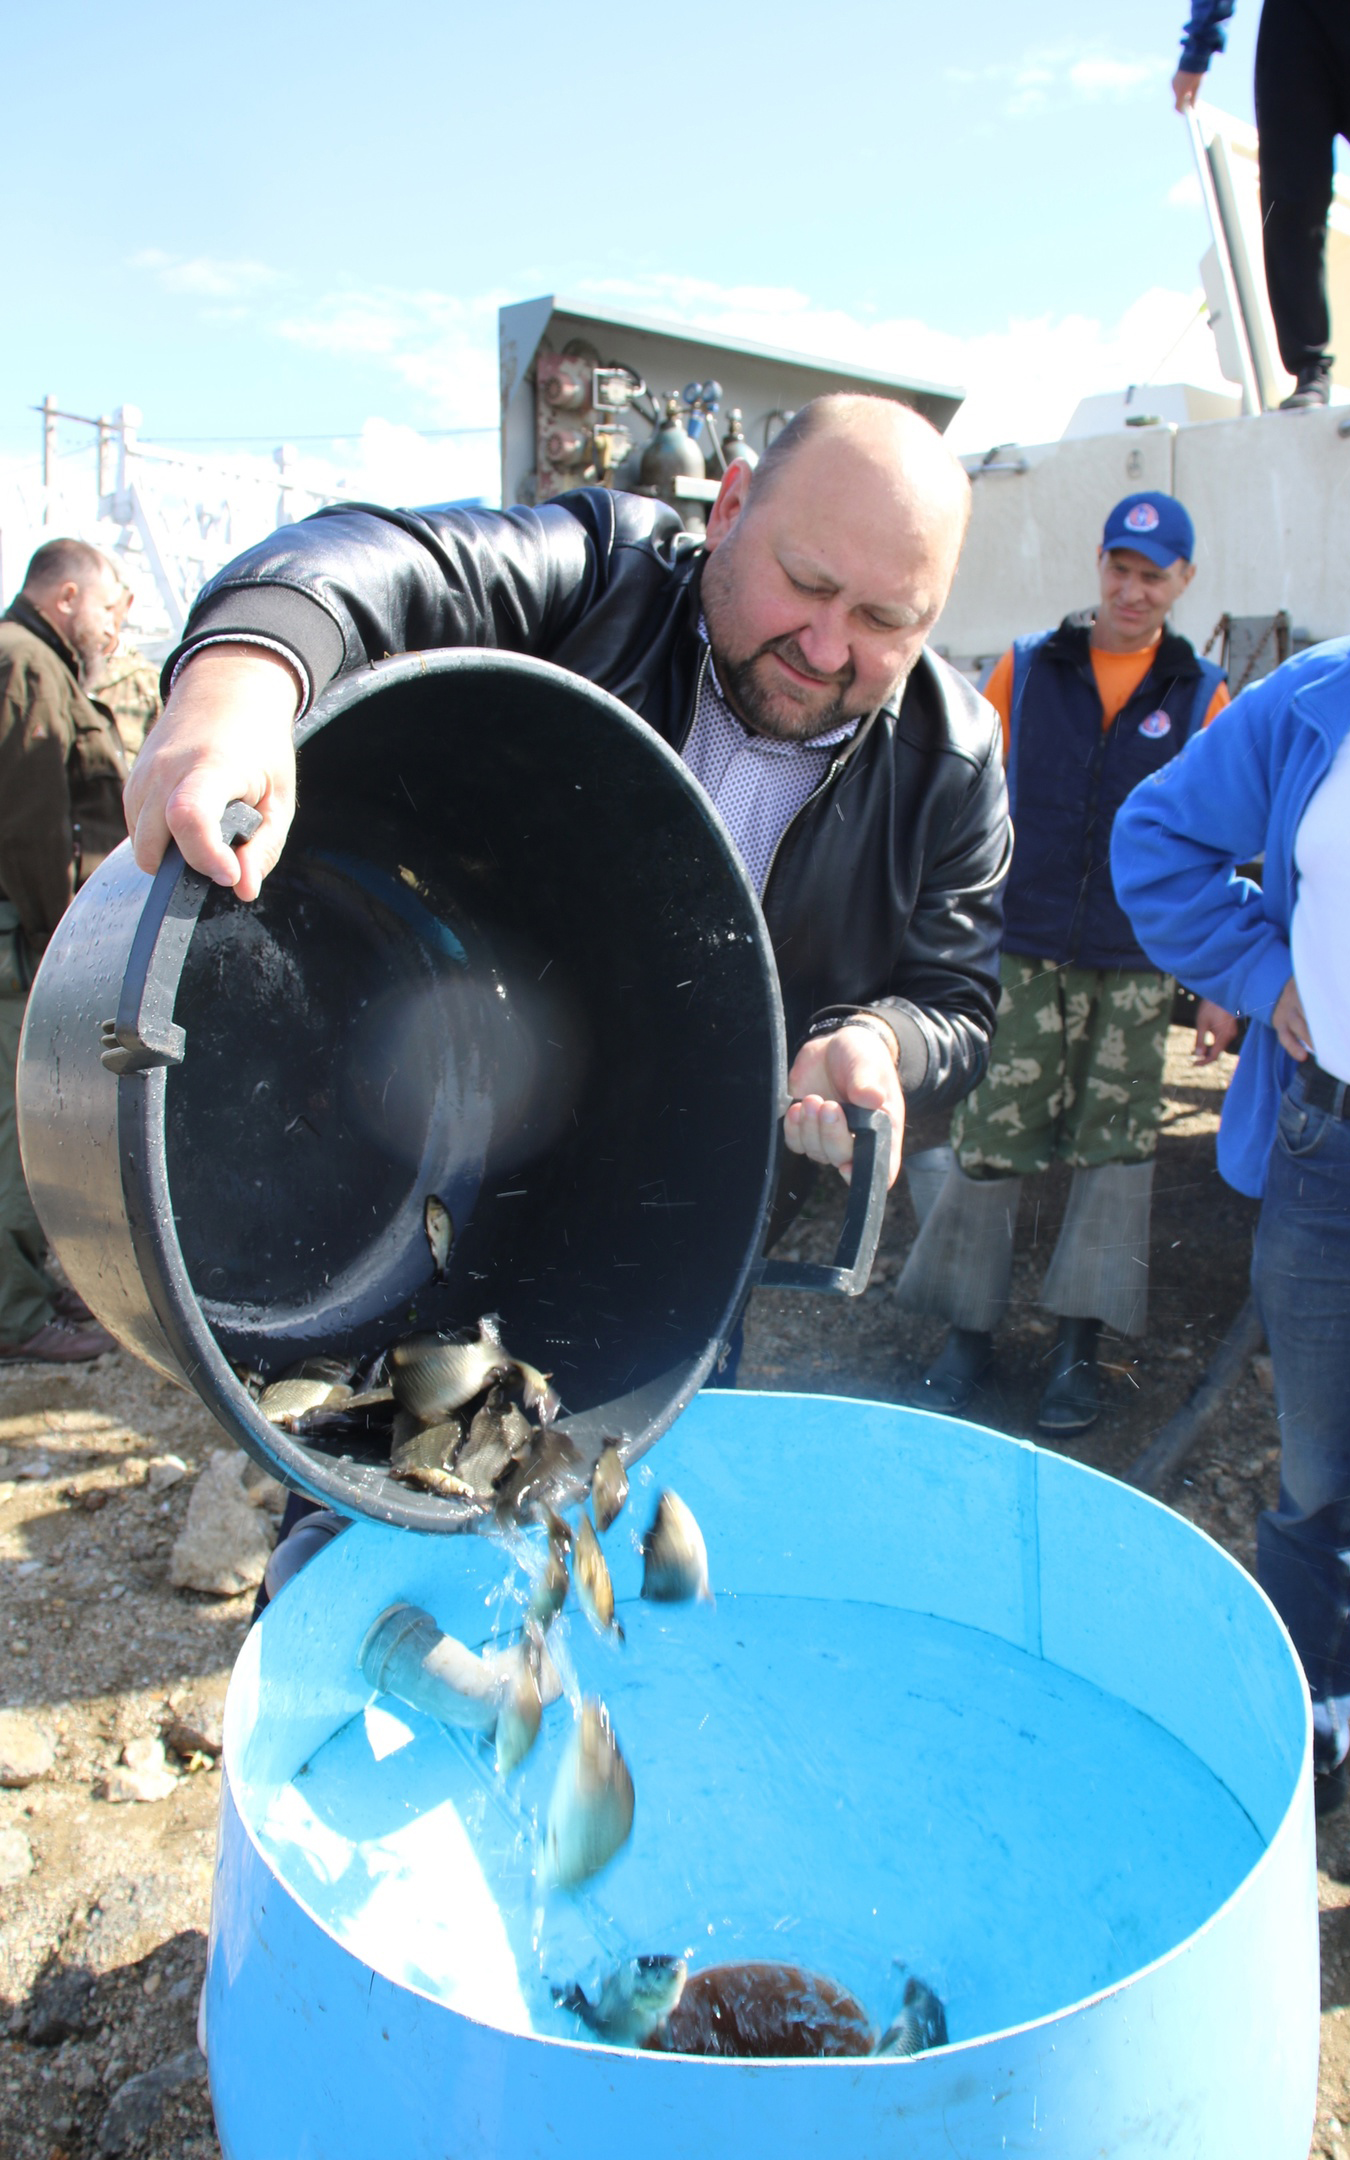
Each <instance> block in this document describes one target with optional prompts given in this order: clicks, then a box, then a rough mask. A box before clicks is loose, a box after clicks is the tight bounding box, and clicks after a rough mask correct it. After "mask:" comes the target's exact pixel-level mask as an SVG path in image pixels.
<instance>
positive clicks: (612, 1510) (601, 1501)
mask: <svg viewBox="0 0 1350 2160" xmlns="http://www.w3.org/2000/svg"><path fill="white" fill-rule="evenodd" d="M627 1498H628V1472H627V1471H626V1470H625V1469H624V1466H623V1457H622V1456H621V1455H620V1453H619V1450H618V1446H617V1444H616V1443H615V1442H614V1441H613V1440H610V1441H608V1442H607V1443H606V1446H605V1451H604V1453H603V1454H602V1455H601V1457H600V1460H599V1462H598V1463H597V1464H596V1466H595V1476H594V1477H593V1478H592V1479H591V1506H592V1507H593V1508H594V1509H595V1527H596V1529H597V1530H599V1531H600V1532H602V1533H603V1532H604V1531H606V1530H608V1528H609V1526H610V1524H611V1523H612V1522H614V1521H615V1520H616V1518H617V1516H618V1514H619V1510H620V1509H621V1508H622V1506H623V1504H624V1501H625V1500H626V1499H627Z"/></svg>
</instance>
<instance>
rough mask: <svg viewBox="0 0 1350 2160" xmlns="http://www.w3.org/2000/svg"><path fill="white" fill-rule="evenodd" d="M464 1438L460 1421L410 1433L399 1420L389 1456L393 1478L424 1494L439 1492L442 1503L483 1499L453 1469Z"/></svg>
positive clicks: (423, 1427)
mask: <svg viewBox="0 0 1350 2160" xmlns="http://www.w3.org/2000/svg"><path fill="white" fill-rule="evenodd" d="M405 1415H406V1413H405ZM463 1438H464V1425H463V1421H462V1420H461V1419H459V1418H454V1417H452V1418H445V1419H443V1420H442V1422H441V1423H440V1424H439V1425H423V1426H421V1427H414V1429H413V1430H412V1431H411V1432H407V1431H405V1430H403V1429H402V1427H401V1424H400V1422H399V1421H398V1420H396V1421H395V1425H394V1444H393V1448H392V1449H391V1451H390V1456H389V1474H390V1476H391V1477H396V1478H397V1479H398V1481H399V1483H400V1484H401V1485H415V1486H417V1487H419V1488H420V1490H421V1491H423V1492H433V1493H438V1494H439V1495H440V1497H441V1498H442V1499H443V1500H456V1499H476V1498H478V1497H480V1496H479V1495H478V1494H476V1493H475V1491H474V1488H473V1486H472V1485H470V1484H469V1482H468V1480H467V1479H466V1478H462V1477H460V1475H459V1474H458V1472H457V1471H454V1470H452V1469H451V1467H450V1466H451V1464H452V1462H453V1461H454V1458H455V1451H456V1449H457V1448H458V1447H459V1446H460V1444H461V1442H462V1440H463Z"/></svg>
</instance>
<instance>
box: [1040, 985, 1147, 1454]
mask: <svg viewBox="0 0 1350 2160" xmlns="http://www.w3.org/2000/svg"><path fill="white" fill-rule="evenodd" d="M1174 992H1175V984H1174V983H1173V981H1172V979H1171V977H1170V976H1168V975H1162V974H1160V973H1159V972H1158V970H1157V969H1156V968H1120V969H1111V970H1109V971H1105V972H1096V971H1093V970H1090V969H1086V968H1070V969H1066V971H1065V983H1064V1011H1065V1097H1066V1100H1065V1109H1064V1119H1063V1129H1062V1134H1061V1139H1060V1148H1059V1152H1060V1157H1061V1160H1063V1161H1064V1162H1067V1163H1069V1164H1070V1165H1071V1166H1072V1169H1073V1183H1072V1185H1071V1186H1070V1189H1069V1204H1068V1207H1067V1208H1066V1210H1065V1214H1064V1223H1063V1227H1062V1229H1061V1231H1060V1234H1059V1239H1058V1242H1057V1243H1056V1246H1055V1250H1054V1253H1053V1255H1052V1257H1051V1261H1050V1266H1049V1269H1048V1270H1047V1273H1046V1278H1045V1288H1044V1291H1043V1293H1042V1295H1043V1297H1044V1300H1045V1304H1046V1306H1047V1308H1048V1309H1049V1310H1050V1311H1051V1312H1053V1313H1055V1314H1057V1315H1058V1316H1059V1332H1058V1336H1057V1339H1056V1343H1055V1348H1054V1352H1053V1354H1052V1357H1051V1363H1050V1372H1049V1375H1048V1377H1047V1381H1046V1387H1045V1392H1044V1394H1043V1396H1042V1398H1041V1405H1040V1411H1039V1413H1038V1423H1039V1424H1040V1427H1041V1430H1042V1431H1043V1432H1046V1433H1050V1434H1052V1435H1055V1436H1058V1437H1069V1436H1071V1435H1073V1434H1075V1433H1080V1432H1086V1430H1087V1428H1088V1427H1089V1426H1090V1425H1091V1424H1092V1423H1093V1422H1094V1421H1095V1419H1096V1418H1097V1416H1098V1414H1099V1412H1100V1408H1101V1398H1100V1391H1099V1387H1098V1376H1097V1342H1098V1337H1099V1334H1100V1331H1101V1329H1102V1327H1103V1326H1106V1327H1109V1328H1111V1329H1112V1330H1113V1331H1114V1332H1115V1333H1116V1334H1118V1335H1140V1334H1142V1333H1143V1331H1144V1326H1145V1323H1146V1320H1147V1315H1148V1278H1149V1216H1150V1204H1151V1198H1152V1190H1153V1160H1154V1154H1155V1152H1156V1149H1157V1144H1158V1125H1159V1121H1160V1119H1161V1115H1162V1088H1163V1072H1164V1068H1165V1065H1166V1062H1167V1017H1168V1013H1169V1012H1170V1010H1171V1004H1172V998H1173V995H1174Z"/></svg>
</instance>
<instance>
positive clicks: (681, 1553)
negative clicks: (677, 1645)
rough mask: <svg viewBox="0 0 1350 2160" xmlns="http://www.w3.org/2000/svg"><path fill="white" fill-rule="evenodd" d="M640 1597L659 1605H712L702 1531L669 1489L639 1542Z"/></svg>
mask: <svg viewBox="0 0 1350 2160" xmlns="http://www.w3.org/2000/svg"><path fill="white" fill-rule="evenodd" d="M642 1595H643V1596H644V1597H645V1598H651V1599H652V1600H653V1601H654V1602H655V1603H656V1604H660V1605H678V1604H681V1603H683V1602H684V1600H685V1599H686V1598H702V1599H703V1600H704V1602H705V1603H706V1604H708V1605H711V1604H713V1603H714V1602H715V1600H714V1598H713V1594H712V1587H711V1585H710V1583H709V1581H708V1548H707V1546H706V1545H705V1544H704V1542H703V1532H702V1531H701V1530H700V1529H699V1526H698V1524H697V1522H696V1521H695V1520H694V1517H693V1514H692V1513H691V1511H690V1510H689V1509H688V1508H687V1507H686V1506H685V1504H684V1502H683V1500H681V1498H680V1496H679V1494H678V1493H673V1492H671V1491H670V1490H669V1489H667V1490H666V1491H665V1492H663V1493H661V1494H659V1495H658V1497H657V1502H656V1513H655V1514H654V1515H653V1517H652V1520H651V1527H650V1529H649V1530H648V1532H647V1535H646V1536H645V1537H644V1538H643V1540H642Z"/></svg>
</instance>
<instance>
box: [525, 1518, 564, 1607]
mask: <svg viewBox="0 0 1350 2160" xmlns="http://www.w3.org/2000/svg"><path fill="white" fill-rule="evenodd" d="M569 1581H570V1577H569V1576H568V1573H567V1562H566V1561H565V1560H564V1558H563V1556H562V1554H561V1552H560V1551H559V1550H558V1547H557V1546H556V1545H555V1544H554V1542H553V1539H552V1538H551V1537H550V1539H549V1541H548V1553H547V1555H546V1557H545V1560H544V1568H543V1573H542V1574H541V1575H539V1576H538V1577H537V1578H536V1580H535V1582H534V1584H533V1587H532V1588H531V1590H530V1603H529V1612H528V1617H529V1618H530V1619H531V1620H534V1621H536V1622H537V1623H538V1625H539V1626H540V1627H542V1628H546V1627H551V1626H552V1624H553V1622H554V1621H555V1620H556V1619H557V1617H558V1614H559V1613H560V1612H561V1611H562V1609H563V1606H564V1605H565V1604H566V1603H567V1589H568V1583H569Z"/></svg>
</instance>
